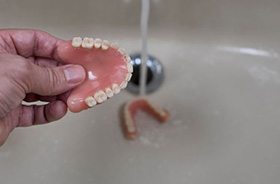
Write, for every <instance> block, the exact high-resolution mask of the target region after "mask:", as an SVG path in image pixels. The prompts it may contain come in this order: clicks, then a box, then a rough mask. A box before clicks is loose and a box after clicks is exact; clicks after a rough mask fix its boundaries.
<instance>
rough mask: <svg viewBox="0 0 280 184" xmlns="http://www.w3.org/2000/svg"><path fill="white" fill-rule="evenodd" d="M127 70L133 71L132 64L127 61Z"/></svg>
mask: <svg viewBox="0 0 280 184" xmlns="http://www.w3.org/2000/svg"><path fill="white" fill-rule="evenodd" d="M127 70H128V72H129V73H132V72H133V66H132V64H131V63H127Z"/></svg>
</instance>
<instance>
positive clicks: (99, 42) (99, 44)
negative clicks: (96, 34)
mask: <svg viewBox="0 0 280 184" xmlns="http://www.w3.org/2000/svg"><path fill="white" fill-rule="evenodd" d="M101 45H102V40H101V39H99V38H97V39H95V40H94V47H95V48H97V49H99V48H100V47H101Z"/></svg>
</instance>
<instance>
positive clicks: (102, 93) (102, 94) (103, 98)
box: [99, 91, 107, 102]
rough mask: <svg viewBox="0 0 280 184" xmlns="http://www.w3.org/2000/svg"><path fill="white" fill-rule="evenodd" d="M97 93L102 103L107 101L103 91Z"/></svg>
mask: <svg viewBox="0 0 280 184" xmlns="http://www.w3.org/2000/svg"><path fill="white" fill-rule="evenodd" d="M99 93H100V96H101V98H102V100H103V102H104V101H105V100H107V95H106V94H105V92H104V91H100V92H99Z"/></svg>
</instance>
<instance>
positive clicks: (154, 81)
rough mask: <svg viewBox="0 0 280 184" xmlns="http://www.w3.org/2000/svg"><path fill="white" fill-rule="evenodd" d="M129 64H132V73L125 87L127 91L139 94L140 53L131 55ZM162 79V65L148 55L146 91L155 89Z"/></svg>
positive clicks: (150, 91) (149, 91)
mask: <svg viewBox="0 0 280 184" xmlns="http://www.w3.org/2000/svg"><path fill="white" fill-rule="evenodd" d="M130 57H131V64H132V66H133V75H132V78H131V80H130V82H129V83H128V87H127V88H126V89H127V90H128V91H130V92H132V93H135V94H139V91H140V74H141V72H140V71H141V55H140V54H134V55H131V56H130ZM163 79H164V74H163V66H162V64H161V63H160V62H159V60H158V59H156V58H155V57H153V56H151V55H149V56H148V61H147V80H146V90H147V91H146V92H147V93H152V92H154V91H156V90H157V89H158V88H159V87H160V86H161V84H162V82H163Z"/></svg>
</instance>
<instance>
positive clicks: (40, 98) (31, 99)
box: [23, 93, 59, 102]
mask: <svg viewBox="0 0 280 184" xmlns="http://www.w3.org/2000/svg"><path fill="white" fill-rule="evenodd" d="M58 99H59V98H58V96H40V95H36V94H34V93H29V94H27V95H26V96H25V98H24V99H23V101H25V102H37V101H42V102H53V101H56V100H58Z"/></svg>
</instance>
